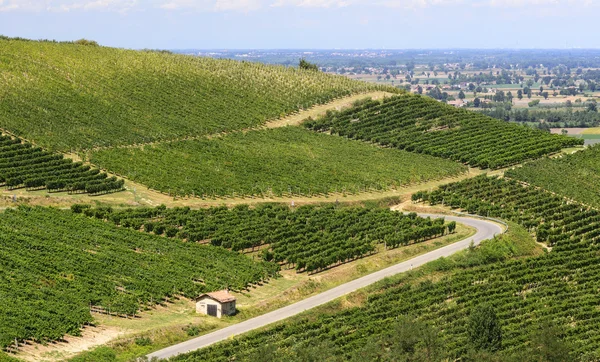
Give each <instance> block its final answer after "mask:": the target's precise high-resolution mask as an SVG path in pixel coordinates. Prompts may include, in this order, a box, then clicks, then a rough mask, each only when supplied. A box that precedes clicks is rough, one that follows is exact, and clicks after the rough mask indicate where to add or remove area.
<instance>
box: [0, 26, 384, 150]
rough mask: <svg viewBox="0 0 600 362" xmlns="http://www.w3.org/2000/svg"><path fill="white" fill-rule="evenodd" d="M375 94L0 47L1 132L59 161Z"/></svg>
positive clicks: (264, 76)
mask: <svg viewBox="0 0 600 362" xmlns="http://www.w3.org/2000/svg"><path fill="white" fill-rule="evenodd" d="M374 89H379V87H378V86H375V85H370V84H367V83H363V82H357V81H352V80H349V79H348V78H345V77H341V76H334V75H327V74H323V73H321V72H313V71H304V70H298V69H295V68H284V67H277V66H268V65H262V64H258V63H249V62H237V61H230V60H215V59H208V58H197V57H189V56H183V55H173V54H165V53H159V52H143V51H132V50H124V49H114V48H107V47H98V46H92V45H78V44H71V43H55V42H37V41H23V40H11V39H6V38H1V39H0V99H2V102H0V128H3V129H5V130H8V131H10V132H12V133H14V134H15V135H17V136H20V137H24V138H25V139H28V140H33V141H35V143H36V144H38V145H40V146H43V147H46V148H49V149H54V150H60V151H69V150H72V149H87V148H93V147H105V146H114V145H127V144H134V143H147V142H153V141H160V140H165V139H175V138H183V137H188V136H199V135H205V134H212V133H217V132H223V131H231V130H236V129H241V128H248V127H252V126H256V125H259V124H262V123H263V122H265V121H266V120H268V119H272V118H276V117H279V116H280V115H282V114H288V113H290V112H294V111H297V110H299V109H303V108H308V107H310V106H312V105H314V104H321V103H325V102H327V101H330V100H332V99H333V98H336V97H341V96H345V95H349V94H352V93H357V92H364V91H369V90H374ZM386 89H388V88H386ZM391 90H393V88H392V89H391Z"/></svg>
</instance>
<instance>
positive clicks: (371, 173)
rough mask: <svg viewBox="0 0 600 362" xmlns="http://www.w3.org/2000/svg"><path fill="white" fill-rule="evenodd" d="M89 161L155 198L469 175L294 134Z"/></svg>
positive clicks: (262, 134)
mask: <svg viewBox="0 0 600 362" xmlns="http://www.w3.org/2000/svg"><path fill="white" fill-rule="evenodd" d="M90 160H91V162H92V163H93V164H96V165H99V166H100V167H102V168H106V169H108V170H111V171H113V172H116V173H118V174H120V175H124V176H126V177H128V178H129V179H131V180H133V181H136V182H139V183H142V184H144V185H147V186H149V187H151V188H153V189H156V190H160V191H163V192H168V193H170V194H175V195H196V196H201V197H214V196H216V197H222V196H229V197H234V196H236V195H237V196H244V195H247V196H249V195H252V196H259V197H267V196H271V195H275V196H281V195H282V194H287V195H309V196H315V195H318V194H328V193H334V192H335V193H346V192H347V193H355V192H359V191H368V190H385V189H389V188H391V187H394V186H400V185H406V184H410V183H415V182H419V181H425V180H431V179H439V178H444V177H448V176H455V175H457V174H460V173H463V172H466V167H464V166H463V165H460V164H458V163H455V162H451V161H448V160H443V159H440V158H435V157H431V156H427V155H417V154H413V153H410V152H405V151H400V150H393V149H382V148H379V147H376V146H373V145H367V144H364V143H362V142H358V141H350V140H345V139H342V138H339V137H331V136H328V135H322V134H316V133H312V132H309V131H307V130H304V129H302V128H299V127H284V128H277V129H267V130H258V131H251V132H247V133H243V132H237V133H232V134H229V135H226V136H223V137H216V138H211V139H198V140H187V141H179V142H169V143H162V144H156V145H151V146H144V147H143V148H141V147H130V148H113V149H107V150H99V151H94V152H91V155H90Z"/></svg>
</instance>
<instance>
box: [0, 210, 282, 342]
mask: <svg viewBox="0 0 600 362" xmlns="http://www.w3.org/2000/svg"><path fill="white" fill-rule="evenodd" d="M0 238H1V239H2V240H1V241H0V256H1V257H0V275H1V276H2V277H1V278H0V303H1V307H0V348H3V347H7V346H9V345H11V346H12V345H14V342H15V340H17V341H19V342H22V341H24V340H35V341H38V342H46V341H51V340H57V339H60V338H62V337H63V336H64V335H65V334H70V335H78V334H79V332H80V328H81V327H82V326H83V325H84V324H87V323H90V322H92V316H91V314H90V309H91V307H92V306H94V307H97V308H104V309H105V310H106V311H108V312H110V313H117V314H121V315H125V314H126V315H129V316H132V315H135V314H136V312H137V311H138V310H139V309H140V307H142V308H143V307H145V306H152V305H154V304H156V303H164V302H165V301H166V300H168V299H171V298H174V297H176V296H178V295H184V296H186V297H196V296H198V295H199V294H200V293H202V292H206V291H214V290H218V289H222V288H224V287H226V286H228V287H230V288H232V289H243V288H245V287H247V286H248V285H250V284H255V283H258V282H261V281H263V280H265V279H267V278H269V277H271V276H273V275H274V274H276V273H277V271H278V269H279V268H278V266H277V265H276V264H274V263H266V262H255V261H252V259H250V258H248V257H246V256H244V255H242V254H239V253H235V252H231V251H228V250H226V249H223V248H217V247H212V246H205V245H198V244H196V243H183V242H181V241H180V240H170V239H165V238H162V237H157V236H154V235H147V234H142V233H139V232H136V231H133V230H128V229H125V228H116V227H114V226H113V225H110V224H108V223H106V222H102V221H99V220H94V219H90V218H88V217H85V216H82V215H76V214H73V213H71V212H69V211H61V210H57V209H52V208H40V207H37V208H29V207H20V208H17V209H13V210H11V209H9V210H6V211H5V212H4V213H3V214H2V217H1V218H0Z"/></svg>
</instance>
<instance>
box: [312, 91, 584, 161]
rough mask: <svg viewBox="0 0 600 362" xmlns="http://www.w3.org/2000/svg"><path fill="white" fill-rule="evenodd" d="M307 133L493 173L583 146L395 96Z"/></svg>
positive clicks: (321, 121)
mask: <svg viewBox="0 0 600 362" xmlns="http://www.w3.org/2000/svg"><path fill="white" fill-rule="evenodd" d="M305 126H306V127H307V128H309V129H312V130H315V131H320V132H330V133H331V134H334V135H340V136H344V137H347V138H351V139H358V140H363V141H369V142H374V143H377V144H380V145H383V146H387V147H391V148H399V149H403V150H407V151H413V152H417V153H423V154H429V155H433V156H437V157H443V158H448V159H452V160H455V161H460V162H464V163H467V164H469V165H471V166H475V167H480V168H491V169H497V168H502V167H506V166H510V165H513V164H517V163H520V162H523V161H525V160H527V159H533V158H538V157H541V156H543V155H546V154H550V153H553V152H557V151H559V150H560V149H562V148H564V147H568V146H574V145H580V144H582V143H583V141H581V140H578V139H574V138H569V137H566V136H559V135H550V134H547V133H544V132H541V131H537V130H533V129H529V128H524V127H519V126H517V125H514V124H509V123H506V122H502V121H499V120H496V119H493V118H490V117H485V116H481V115H479V114H477V113H473V112H468V111H464V110H460V109H456V108H454V107H450V106H447V105H444V104H442V103H440V102H438V101H435V100H433V99H430V98H427V97H422V96H414V95H400V96H394V97H390V98H386V99H384V100H383V101H365V102H362V103H361V104H357V105H356V106H355V107H354V108H350V109H346V110H343V111H341V112H329V113H328V114H327V115H326V116H324V117H321V118H318V119H316V120H309V121H308V122H306V123H305Z"/></svg>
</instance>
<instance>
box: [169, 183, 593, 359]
mask: <svg viewBox="0 0 600 362" xmlns="http://www.w3.org/2000/svg"><path fill="white" fill-rule="evenodd" d="M418 200H425V201H426V202H428V203H431V204H432V205H439V204H440V203H441V202H442V201H444V203H445V204H446V205H450V206H451V207H453V208H461V209H463V210H465V211H469V212H475V213H478V214H481V215H490V216H494V217H500V218H504V219H507V220H514V221H516V222H517V223H518V224H519V225H521V226H520V227H513V226H511V228H512V230H513V234H512V235H511V237H508V236H503V237H501V238H500V239H496V240H491V241H488V242H484V243H483V244H482V246H481V247H480V248H477V249H474V250H471V251H466V252H464V253H463V254H460V255H456V256H454V257H450V258H448V259H441V260H438V261H435V262H432V263H430V264H428V265H426V266H425V267H424V268H423V269H422V270H419V271H417V272H413V273H408V274H407V275H401V276H398V277H396V278H393V279H392V280H388V281H386V282H382V283H380V284H379V285H377V286H373V287H371V288H368V290H365V291H359V292H357V293H356V294H354V295H351V296H349V297H348V298H347V300H351V301H355V304H353V305H352V306H350V307H345V303H344V302H342V301H339V302H336V303H331V304H329V305H327V306H325V307H323V308H320V310H318V311H315V312H309V313H306V314H305V315H304V316H300V317H297V318H295V319H294V320H293V322H290V321H288V322H286V323H280V324H277V325H275V326H272V327H266V328H265V329H263V330H261V331H257V332H254V333H249V334H247V335H245V336H242V337H240V338H236V339H235V340H233V341H227V342H223V343H220V344H217V345H214V346H210V347H208V348H205V349H203V350H199V351H196V352H192V353H190V354H187V355H182V356H179V357H175V358H172V359H171V360H173V361H201V360H211V361H226V360H228V358H231V357H234V358H235V359H236V360H240V361H246V360H247V361H251V360H253V359H255V358H257V356H259V355H260V356H264V355H267V354H268V355H269V358H271V359H272V360H276V361H283V360H287V361H302V360H305V359H306V356H318V355H328V356H331V360H373V359H381V360H393V359H394V358H399V356H406V357H407V358H410V357H413V358H414V357H416V356H417V355H419V354H423V353H428V354H430V355H432V354H433V355H435V356H437V357H436V359H435V360H443V359H444V358H450V359H454V358H457V357H459V356H463V357H468V356H470V357H469V358H475V359H476V360H480V359H481V358H484V357H485V358H486V360H487V359H490V358H492V359H491V360H503V361H505V360H515V361H516V360H519V359H523V358H527V359H530V358H534V359H538V358H540V359H542V360H544V358H545V357H544V356H545V354H544V353H545V352H543V351H544V348H550V347H544V346H549V344H548V341H552V343H555V344H554V345H553V347H551V348H550V349H551V350H554V351H560V352H556V353H560V354H559V356H560V358H559V359H558V360H576V359H585V358H588V360H595V359H597V358H598V356H599V353H600V351H599V350H598V338H599V337H598V335H597V334H596V333H590V331H595V330H598V328H599V326H598V321H599V320H600V312H599V311H598V310H597V308H596V305H597V304H598V303H599V302H600V300H599V298H598V295H597V293H596V289H597V288H598V278H596V277H595V275H596V274H597V272H598V268H597V267H596V265H598V262H599V260H598V255H597V250H596V247H595V244H596V243H595V241H597V239H598V237H599V236H600V234H598V231H599V230H600V228H599V227H598V225H599V224H598V223H599V222H600V213H599V212H598V211H596V210H589V209H587V208H585V207H582V206H581V205H579V204H576V203H568V202H567V201H566V200H564V199H563V198H561V197H559V196H555V195H552V194H550V193H548V192H545V191H540V190H536V189H534V188H531V187H525V186H523V185H521V184H519V183H517V182H515V181H505V180H502V179H497V178H488V177H485V176H482V177H477V178H474V179H470V180H466V181H462V182H459V183H456V184H452V185H449V186H446V187H442V188H441V189H439V190H435V191H433V192H431V193H429V192H424V193H420V194H417V195H416V196H415V201H418ZM542 218H543V219H544V221H540V220H542ZM528 231H536V234H537V236H536V239H537V241H538V242H541V243H544V244H546V245H547V246H548V247H551V248H552V251H551V252H543V253H539V252H536V251H535V250H536V247H537V246H536V244H535V243H533V241H532V240H531V239H530V235H529V232H528ZM481 305H487V306H488V307H487V308H488V309H490V310H492V312H493V313H494V314H495V315H497V318H498V319H497V320H498V321H499V323H500V324H499V325H500V328H501V329H500V333H501V339H500V340H496V341H499V342H494V341H492V342H488V343H493V346H496V347H495V349H493V350H491V351H490V352H487V353H485V352H474V349H473V348H474V347H476V346H477V345H476V344H475V343H476V342H475V341H477V339H476V338H474V337H473V335H472V334H470V333H471V332H470V331H471V329H470V327H469V323H470V322H469V320H470V315H472V314H473V313H474V311H475V310H478V309H479V307H480V306H481ZM398 316H402V317H401V318H399V317H398ZM417 316H418V318H417ZM412 334H417V335H418V336H419V337H416V338H414V339H413V340H412V342H409V339H407V340H406V341H407V343H406V344H403V345H397V344H394V341H397V339H395V337H397V336H399V335H402V336H407V338H408V336H411V335H412ZM541 335H545V336H547V337H548V338H550V339H548V340H547V341H544V339H542V338H541ZM426 336H427V337H426ZM423 339H426V340H428V341H430V342H431V343H427V344H422V343H419V341H423ZM299 341H301V342H299ZM396 343H397V342H396ZM477 343H479V342H477ZM557 345H558V346H560V348H558V349H557V348H556V346H557ZM478 353H479V354H478ZM482 353H483V354H482ZM225 356H227V357H225ZM538 356H539V357H538Z"/></svg>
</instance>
